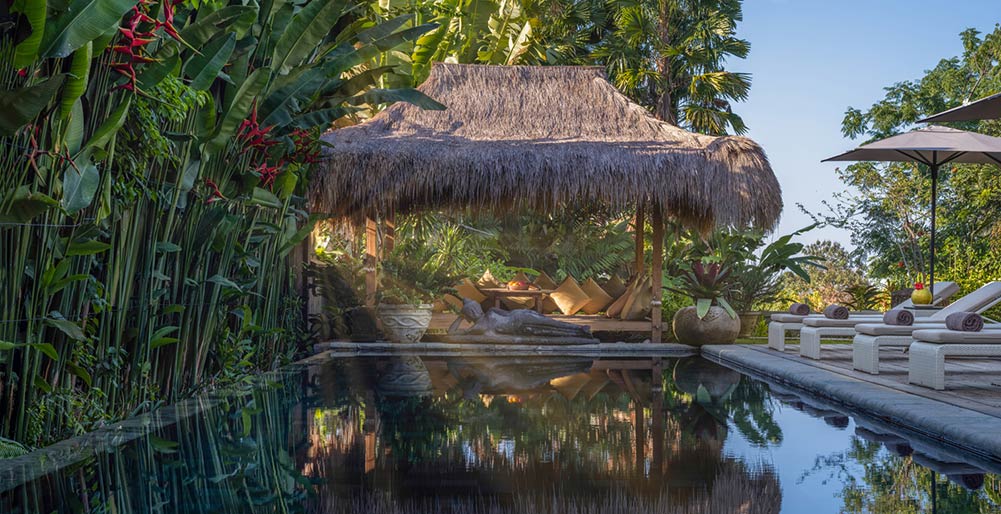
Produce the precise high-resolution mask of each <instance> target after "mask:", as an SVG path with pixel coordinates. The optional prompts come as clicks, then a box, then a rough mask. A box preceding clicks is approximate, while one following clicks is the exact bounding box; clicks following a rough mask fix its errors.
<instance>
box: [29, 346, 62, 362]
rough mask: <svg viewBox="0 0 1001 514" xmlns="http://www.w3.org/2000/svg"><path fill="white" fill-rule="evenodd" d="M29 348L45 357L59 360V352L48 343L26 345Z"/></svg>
mask: <svg viewBox="0 0 1001 514" xmlns="http://www.w3.org/2000/svg"><path fill="white" fill-rule="evenodd" d="M27 346H28V347H29V348H32V349H35V350H38V351H40V352H42V353H44V354H45V356H46V357H48V358H50V359H52V360H54V361H57V360H59V352H57V351H56V347H55V346H52V345H51V344H49V343H28V344H27Z"/></svg>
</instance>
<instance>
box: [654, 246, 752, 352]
mask: <svg viewBox="0 0 1001 514" xmlns="http://www.w3.org/2000/svg"><path fill="white" fill-rule="evenodd" d="M731 272H732V270H731V268H730V267H729V266H725V265H723V264H720V263H718V262H712V263H703V262H702V261H694V262H692V263H691V265H690V267H689V269H687V270H683V271H682V272H681V275H680V277H678V279H677V280H676V281H675V284H674V285H673V286H671V287H667V288H666V289H668V290H670V291H673V292H675V293H678V294H682V295H685V296H688V297H689V298H691V299H692V300H694V301H695V305H693V306H689V307H683V308H681V309H680V310H678V312H676V313H675V314H674V320H673V322H672V324H673V328H674V337H676V338H677V339H678V341H679V342H680V343H683V344H688V345H693V346H701V345H704V344H721V343H732V342H733V341H734V340H735V339H737V333H738V332H740V319H739V318H738V317H737V312H736V311H734V310H733V307H731V306H730V303H729V302H728V301H727V300H726V297H727V296H728V295H729V293H730V290H731V288H732V281H731V277H732V275H731Z"/></svg>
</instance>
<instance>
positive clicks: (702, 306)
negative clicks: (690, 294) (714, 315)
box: [695, 298, 713, 319]
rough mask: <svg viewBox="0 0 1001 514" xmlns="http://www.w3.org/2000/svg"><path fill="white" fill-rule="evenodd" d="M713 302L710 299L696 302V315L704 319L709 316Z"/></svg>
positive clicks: (701, 299)
mask: <svg viewBox="0 0 1001 514" xmlns="http://www.w3.org/2000/svg"><path fill="white" fill-rule="evenodd" d="M712 305H713V301H712V299H710V298H699V299H698V300H696V301H695V315H696V316H698V317H699V319H702V318H704V317H706V314H709V308H710V307H712Z"/></svg>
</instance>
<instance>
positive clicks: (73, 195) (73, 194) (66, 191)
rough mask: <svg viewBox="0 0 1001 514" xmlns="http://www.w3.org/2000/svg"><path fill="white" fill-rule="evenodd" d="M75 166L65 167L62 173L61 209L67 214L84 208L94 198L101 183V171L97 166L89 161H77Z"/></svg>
mask: <svg viewBox="0 0 1001 514" xmlns="http://www.w3.org/2000/svg"><path fill="white" fill-rule="evenodd" d="M77 167H78V168H79V170H77V169H76V168H73V167H72V166H71V167H69V168H66V172H65V174H64V175H63V201H62V205H63V209H65V210H66V212H67V213H69V214H71V215H72V214H75V213H77V212H79V211H80V210H82V209H85V208H86V207H87V206H89V205H90V203H91V202H92V201H93V200H94V195H95V194H97V188H98V186H100V185H101V173H100V172H99V171H97V166H94V165H93V164H92V163H90V162H79V163H77Z"/></svg>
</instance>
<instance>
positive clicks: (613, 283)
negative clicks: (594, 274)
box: [603, 275, 626, 298]
mask: <svg viewBox="0 0 1001 514" xmlns="http://www.w3.org/2000/svg"><path fill="white" fill-rule="evenodd" d="M603 289H604V290H605V292H606V293H608V296H611V297H612V298H618V297H620V296H622V294H623V293H625V292H626V285H625V284H623V283H622V279H621V278H619V276H618V275H612V278H611V279H609V280H608V282H605V286H604V287H603Z"/></svg>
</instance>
